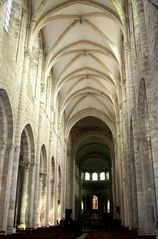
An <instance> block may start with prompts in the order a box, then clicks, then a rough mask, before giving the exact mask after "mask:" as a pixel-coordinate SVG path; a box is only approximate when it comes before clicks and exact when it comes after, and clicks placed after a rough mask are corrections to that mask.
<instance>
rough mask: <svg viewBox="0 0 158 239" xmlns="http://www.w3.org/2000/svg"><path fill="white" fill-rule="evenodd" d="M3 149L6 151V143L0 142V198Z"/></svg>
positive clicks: (0, 196) (1, 191)
mask: <svg viewBox="0 0 158 239" xmlns="http://www.w3.org/2000/svg"><path fill="white" fill-rule="evenodd" d="M5 151H6V144H5V143H1V144H0V199H1V198H2V193H3V190H2V188H3V185H2V178H3V170H4V159H5ZM1 206H2V204H1V203H0V207H1ZM0 212H1V210H0Z"/></svg>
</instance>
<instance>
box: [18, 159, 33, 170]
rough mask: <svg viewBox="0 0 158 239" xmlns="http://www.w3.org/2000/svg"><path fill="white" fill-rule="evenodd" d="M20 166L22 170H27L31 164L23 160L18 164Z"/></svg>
mask: <svg viewBox="0 0 158 239" xmlns="http://www.w3.org/2000/svg"><path fill="white" fill-rule="evenodd" d="M20 166H22V167H23V168H24V169H29V168H30V166H31V162H30V161H28V160H23V161H21V162H20Z"/></svg>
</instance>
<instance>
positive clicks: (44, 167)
mask: <svg viewBox="0 0 158 239" xmlns="http://www.w3.org/2000/svg"><path fill="white" fill-rule="evenodd" d="M40 171H41V173H46V172H47V153H46V147H45V145H44V144H43V145H42V146H41V151H40Z"/></svg>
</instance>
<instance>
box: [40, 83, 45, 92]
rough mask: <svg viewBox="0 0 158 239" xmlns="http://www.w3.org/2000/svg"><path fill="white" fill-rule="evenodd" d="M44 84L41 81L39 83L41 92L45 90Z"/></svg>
mask: <svg viewBox="0 0 158 239" xmlns="http://www.w3.org/2000/svg"><path fill="white" fill-rule="evenodd" d="M45 88H46V87H45V84H44V83H43V82H42V83H41V92H42V93H44V92H45Z"/></svg>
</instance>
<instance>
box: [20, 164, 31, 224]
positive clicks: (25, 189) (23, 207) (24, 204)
mask: <svg viewBox="0 0 158 239" xmlns="http://www.w3.org/2000/svg"><path fill="white" fill-rule="evenodd" d="M21 163H22V167H23V174H24V176H23V188H22V200H21V208H20V225H19V226H20V227H23V228H24V229H25V227H26V226H27V225H26V209H27V207H28V197H29V195H28V186H29V169H30V161H22V162H21Z"/></svg>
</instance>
